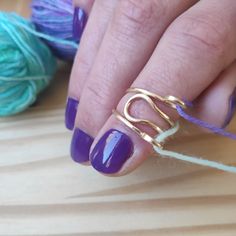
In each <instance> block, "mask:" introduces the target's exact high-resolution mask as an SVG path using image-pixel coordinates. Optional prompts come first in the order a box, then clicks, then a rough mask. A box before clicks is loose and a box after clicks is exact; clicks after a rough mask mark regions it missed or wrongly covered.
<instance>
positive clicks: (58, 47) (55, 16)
mask: <svg viewBox="0 0 236 236" xmlns="http://www.w3.org/2000/svg"><path fill="white" fill-rule="evenodd" d="M31 7H32V16H31V20H32V22H33V23H34V24H35V26H36V29H37V31H39V32H41V33H44V34H46V35H50V36H53V37H55V38H58V39H63V40H68V41H71V42H75V43H79V38H75V37H74V32H73V21H74V6H73V2H72V0H33V1H32V6H31ZM45 42H46V43H47V44H48V46H49V47H50V48H51V49H52V51H53V53H54V54H55V55H56V56H57V57H59V58H60V59H63V60H73V59H74V57H75V54H76V48H75V47H72V46H69V45H63V44H62V43H58V42H52V41H48V40H45Z"/></svg>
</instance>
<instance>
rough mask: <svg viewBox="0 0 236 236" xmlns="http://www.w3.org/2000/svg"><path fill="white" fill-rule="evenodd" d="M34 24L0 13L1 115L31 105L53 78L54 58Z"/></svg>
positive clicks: (7, 114) (14, 15)
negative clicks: (38, 34) (39, 36)
mask: <svg viewBox="0 0 236 236" xmlns="http://www.w3.org/2000/svg"><path fill="white" fill-rule="evenodd" d="M35 32H36V30H35V28H34V25H33V24H32V23H31V22H30V21H28V20H26V19H24V18H22V17H20V16H18V15H16V14H14V13H5V12H0V116H2V117H3V116H9V115H13V114H16V113H19V112H21V111H23V110H25V109H26V108H27V107H29V106H30V105H31V104H33V103H34V102H35V101H36V99H37V96H38V94H39V93H40V92H41V91H43V90H44V89H45V88H46V87H47V86H48V85H49V83H50V81H51V80H52V77H53V75H54V73H55V71H56V59H55V57H54V56H53V55H52V53H51V51H50V49H49V48H48V47H47V46H46V45H45V44H44V43H43V42H42V41H41V40H40V39H39V38H38V37H37V33H35Z"/></svg>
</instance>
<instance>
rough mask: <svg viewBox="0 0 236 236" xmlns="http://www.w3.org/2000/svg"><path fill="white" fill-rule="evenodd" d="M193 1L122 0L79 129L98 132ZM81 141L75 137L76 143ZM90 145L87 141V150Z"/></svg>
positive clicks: (79, 116) (90, 81)
mask: <svg viewBox="0 0 236 236" xmlns="http://www.w3.org/2000/svg"><path fill="white" fill-rule="evenodd" d="M193 2H195V1H185V0H178V1H173V2H172V4H167V1H153V0H152V1H151V0H150V1H146V0H142V1H135V0H123V1H120V2H119V4H118V6H117V8H116V11H115V12H114V17H113V18H112V20H111V24H110V25H109V27H108V30H107V32H106V34H105V36H104V39H103V42H102V44H101V48H100V50H99V53H98V55H97V58H96V61H95V63H94V65H93V68H92V70H91V73H90V75H89V79H88V80H87V81H86V84H85V87H84V89H83V92H82V96H81V99H80V107H79V109H78V113H77V117H76V127H77V128H78V129H76V130H75V132H76V133H77V132H80V131H81V130H82V131H85V132H86V133H87V135H88V136H89V137H91V136H92V137H95V136H96V134H97V133H98V131H99V130H100V128H101V127H102V126H103V125H104V123H105V122H106V120H107V119H108V117H109V116H110V114H111V110H112V108H113V107H114V106H116V104H117V103H118V101H119V99H120V98H121V97H122V94H123V93H124V91H125V90H126V89H127V88H128V87H129V86H130V84H131V83H132V82H133V80H134V79H135V78H136V77H137V75H138V74H139V72H140V71H141V69H142V68H143V67H144V65H145V64H146V62H147V60H148V58H149V57H150V56H151V54H152V52H153V50H154V48H155V46H156V44H157V42H158V40H159V38H160V37H161V35H162V33H163V31H164V30H165V28H166V27H167V26H168V24H169V23H170V22H171V21H172V20H173V19H174V18H175V17H177V16H178V15H179V14H180V13H181V12H183V11H184V10H186V9H187V8H188V7H189V6H191V4H193ZM157 22H158V23H157ZM94 111H96V115H94ZM76 138H77V139H78V136H76ZM81 138H82V136H81ZM83 138H84V136H83ZM78 142H79V141H77V142H75V141H73V145H74V143H78ZM73 145H72V148H73ZM89 148H90V146H89V145H88V146H87V149H88V151H89ZM78 153H79V152H72V155H73V159H74V160H78V162H80V161H79V159H80V158H79V156H81V155H79V154H78ZM75 156H76V157H75ZM88 158H89V157H88V156H87V159H88Z"/></svg>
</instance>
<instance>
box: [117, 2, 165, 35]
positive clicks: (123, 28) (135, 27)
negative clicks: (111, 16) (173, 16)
mask: <svg viewBox="0 0 236 236" xmlns="http://www.w3.org/2000/svg"><path fill="white" fill-rule="evenodd" d="M157 2H158V1H157V0H149V1H147V0H139V1H137V0H122V1H120V6H119V10H118V13H117V17H115V21H116V22H115V23H116V25H118V30H119V31H120V32H121V33H123V34H125V35H127V36H132V35H133V34H134V32H135V33H139V32H140V33H142V34H145V33H148V32H150V31H151V30H152V29H153V28H154V27H155V26H156V22H157V20H158V18H161V16H163V15H164V11H165V7H164V5H165V4H164V3H163V4H161V2H162V1H159V2H160V3H159V4H157ZM116 27H117V26H116Z"/></svg>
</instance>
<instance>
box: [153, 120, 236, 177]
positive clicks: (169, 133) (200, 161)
mask: <svg viewBox="0 0 236 236" xmlns="http://www.w3.org/2000/svg"><path fill="white" fill-rule="evenodd" d="M178 130H179V123H176V125H175V126H174V127H173V128H171V129H169V130H167V131H165V132H163V133H161V134H159V135H158V136H157V137H156V138H155V139H156V141H157V142H160V143H163V142H164V141H166V139H168V138H169V137H170V136H172V135H174V134H175V133H176V132H177V131H178ZM153 148H154V150H155V151H156V152H157V153H158V154H160V155H161V156H162V157H169V158H173V159H177V160H181V161H185V162H190V163H193V164H197V165H201V166H206V167H210V168H214V169H218V170H222V171H225V172H230V173H236V167H235V166H229V165H225V164H222V163H219V162H215V161H209V160H206V159H202V158H199V157H195V156H189V155H185V154H182V153H178V152H173V151H169V150H165V149H161V148H159V147H157V146H153Z"/></svg>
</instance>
